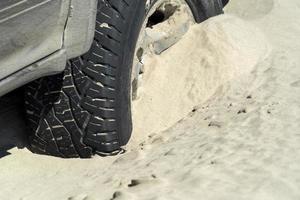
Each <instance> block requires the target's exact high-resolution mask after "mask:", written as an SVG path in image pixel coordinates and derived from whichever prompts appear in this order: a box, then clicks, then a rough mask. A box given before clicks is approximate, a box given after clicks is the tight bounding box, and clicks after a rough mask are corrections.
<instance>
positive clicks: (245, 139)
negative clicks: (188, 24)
mask: <svg viewBox="0 0 300 200" xmlns="http://www.w3.org/2000/svg"><path fill="white" fill-rule="evenodd" d="M226 13H227V14H226V15H223V16H218V17H215V18H212V19H210V20H208V21H206V22H205V23H203V24H200V25H196V26H194V27H192V28H191V30H190V31H189V33H188V34H187V35H185V37H184V38H183V40H181V41H180V42H179V43H178V44H176V45H175V46H174V47H172V48H170V49H169V50H168V51H166V52H164V53H163V54H162V55H160V56H159V57H155V58H153V59H152V61H151V62H150V63H152V64H151V65H150V66H149V67H153V70H154V71H159V72H160V74H161V76H157V73H153V75H152V76H149V77H148V78H149V79H155V80H156V81H157V82H156V83H155V84H153V82H151V81H149V84H146V85H145V86H144V87H145V88H146V89H147V87H148V88H150V89H153V90H152V92H153V94H151V93H150V94H149V96H151V98H154V99H153V101H154V102H156V103H154V104H152V105H153V107H151V109H152V110H154V111H155V113H156V116H158V119H159V120H157V124H156V125H155V126H149V127H148V126H147V125H145V128H144V129H141V127H136V130H135V131H136V134H135V138H134V141H133V142H132V143H131V145H129V147H128V149H127V150H128V151H127V152H126V153H125V154H123V155H119V156H116V157H106V158H102V157H94V158H93V159H90V160H77V159H75V160H62V159H58V158H52V157H46V156H38V155H33V154H31V153H30V152H29V151H27V150H25V149H22V150H19V149H16V148H14V149H12V150H10V151H9V153H11V155H8V156H5V157H2V158H1V159H0V166H1V167H0V188H1V189H0V199H13V200H14V199H17V200H20V199H23V200H29V199H30V200H31V199H32V200H36V199H46V200H48V199H49V200H52V199H53V200H57V199H65V200H68V199H69V200H92V199H104V200H110V199H115V200H121V199H123V200H125V199H130V200H131V199H132V200H134V199H137V200H140V199H145V200H169V199H170V200H177V199H178V200H179V199H180V200H182V199H187V200H198V199H205V200H208V199H212V200H218V199H220V200H221V199H222V200H227V199H228V200H232V199H239V200H240V199H249V200H250V199H251V200H252V199H257V200H261V199H264V200H269V199H270V200H276V199H278V200H282V199H285V200H298V199H300V190H299V188H300V123H299V121H300V57H299V55H300V41H299V37H300V36H299V35H300V24H299V14H300V3H299V1H297V0H290V1H281V0H252V1H248V0H231V2H230V3H229V5H228V6H227V8H226ZM175 57H176V58H177V59H174V58H175ZM182 66H185V68H183V67H182ZM179 75H180V76H179ZM166 76H167V77H168V79H166V78H165V77H166ZM159 85H164V88H161V87H158V86H159ZM170 91H172V92H170ZM161 97H164V98H165V99H166V102H157V101H158V99H161ZM145 98H146V101H144V102H147V96H146V97H145ZM155 98H157V99H155ZM145 105H147V103H145V104H144V105H140V108H141V109H146V108H145V107H144V106H145ZM169 105H170V107H172V109H171V108H170V107H168V106H169ZM170 110H171V111H170ZM164 112H168V114H169V115H168V116H166V115H165V114H164ZM136 115H137V116H138V117H140V118H142V119H143V120H145V121H147V120H148V121H149V123H152V120H153V118H152V117H151V116H150V117H149V116H144V115H143V113H139V112H137V113H136ZM138 130H141V131H138ZM145 130H146V131H145ZM143 131H144V133H143Z"/></svg>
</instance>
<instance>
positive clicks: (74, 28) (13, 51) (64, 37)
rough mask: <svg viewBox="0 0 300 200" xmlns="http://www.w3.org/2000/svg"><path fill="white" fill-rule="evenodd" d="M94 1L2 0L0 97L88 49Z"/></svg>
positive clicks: (61, 67) (57, 71)
mask: <svg viewBox="0 0 300 200" xmlns="http://www.w3.org/2000/svg"><path fill="white" fill-rule="evenodd" d="M96 11H97V0H1V1H0V96H2V95H3V94H5V93H7V92H9V91H11V90H13V89H15V88H17V87H20V86H22V85H24V84H26V83H28V82H30V81H32V80H35V79H37V78H40V77H42V76H47V75H52V74H57V73H59V72H61V71H63V70H64V68H65V65H66V61H67V60H68V59H70V58H74V57H76V56H79V55H82V54H84V53H85V52H87V51H88V49H89V48H90V46H91V43H92V41H93V37H94V30H95V20H96Z"/></svg>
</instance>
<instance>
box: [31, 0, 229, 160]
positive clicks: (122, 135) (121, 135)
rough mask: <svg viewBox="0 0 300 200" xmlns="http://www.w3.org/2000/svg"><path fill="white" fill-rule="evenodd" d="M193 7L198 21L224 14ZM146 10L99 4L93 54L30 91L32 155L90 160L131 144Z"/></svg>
mask: <svg viewBox="0 0 300 200" xmlns="http://www.w3.org/2000/svg"><path fill="white" fill-rule="evenodd" d="M187 2H188V4H189V5H190V7H191V9H192V11H193V14H194V16H195V19H196V21H197V22H202V21H204V20H205V19H207V18H209V17H212V16H215V15H217V14H221V13H222V8H223V6H222V1H221V0H211V1H207V0H187ZM154 3H155V1H152V2H151V6H152V5H153V4H154ZM145 6H146V5H145V1H141V0H99V3H98V13H97V23H96V31H95V39H94V42H93V44H92V47H91V49H90V50H89V52H88V53H86V54H85V55H83V56H81V57H79V58H76V59H73V60H71V61H69V62H68V63H67V66H66V69H65V71H64V73H63V74H60V75H55V76H50V77H45V78H41V79H39V80H37V81H34V82H32V83H30V84H29V85H28V86H26V90H25V91H26V94H25V104H26V105H25V107H26V111H27V118H28V122H29V124H28V125H29V130H30V131H29V132H30V133H29V142H30V147H29V148H30V150H31V151H32V152H35V153H39V154H47V155H52V156H58V157H64V158H74V157H75V158H76V157H81V158H89V157H91V156H92V155H93V154H95V153H97V152H100V153H104V154H107V153H108V154H111V153H112V152H117V151H119V150H120V148H121V147H122V146H124V145H126V144H127V142H128V141H129V139H130V136H131V131H132V122H131V108H130V105H131V102H130V90H131V89H130V87H131V83H130V80H131V78H130V75H131V66H132V62H133V57H134V50H135V45H136V42H137V38H138V35H139V32H140V29H141V27H142V24H143V21H144V20H145V16H146V13H147V10H146V9H145ZM151 6H150V7H151ZM104 23H105V24H106V26H100V25H101V24H104ZM107 26H108V27H109V28H107Z"/></svg>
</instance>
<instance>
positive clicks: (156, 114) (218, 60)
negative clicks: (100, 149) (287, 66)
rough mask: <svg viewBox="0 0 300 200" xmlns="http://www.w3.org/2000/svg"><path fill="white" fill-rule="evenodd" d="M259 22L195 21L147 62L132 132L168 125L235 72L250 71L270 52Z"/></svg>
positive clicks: (150, 131) (139, 133)
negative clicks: (170, 45)
mask: <svg viewBox="0 0 300 200" xmlns="http://www.w3.org/2000/svg"><path fill="white" fill-rule="evenodd" d="M269 49H270V47H269V45H268V43H267V42H266V39H265V37H264V35H263V34H262V33H261V32H260V30H259V29H257V28H256V27H255V26H253V25H251V24H249V23H247V22H245V21H243V20H241V19H239V18H236V17H232V16H226V15H225V16H222V17H216V18H214V19H210V20H209V21H207V22H204V23H202V24H200V25H195V26H193V27H192V28H191V29H190V30H189V32H188V33H187V34H186V35H185V36H184V38H183V39H182V40H181V41H180V42H178V43H177V44H176V45H175V46H173V47H172V48H170V49H169V50H167V51H165V52H164V53H163V54H162V55H159V56H157V55H156V56H153V57H152V58H150V59H149V60H148V61H147V62H146V66H145V76H144V77H143V84H142V86H143V87H142V88H141V90H142V92H141V94H140V96H141V97H140V99H139V100H137V101H134V103H133V111H134V112H133V119H134V120H133V122H134V123H133V124H134V134H133V135H134V136H135V137H138V138H144V137H142V136H147V135H149V134H153V133H158V132H161V131H164V130H166V129H168V128H170V127H171V126H172V125H174V124H175V123H176V122H178V121H179V120H181V119H182V118H184V117H185V116H187V115H188V114H189V113H190V112H191V111H192V110H193V109H195V108H196V107H197V106H199V105H201V103H203V102H205V101H206V100H207V99H208V98H210V97H211V96H212V95H213V94H214V93H215V92H216V91H217V89H218V88H219V87H222V85H224V84H225V83H227V82H228V81H230V80H232V79H233V78H235V77H239V76H243V74H247V73H250V72H251V71H252V70H253V69H254V67H255V66H256V65H257V64H258V63H259V62H260V61H261V60H262V59H264V58H265V57H266V56H267V55H268V52H269Z"/></svg>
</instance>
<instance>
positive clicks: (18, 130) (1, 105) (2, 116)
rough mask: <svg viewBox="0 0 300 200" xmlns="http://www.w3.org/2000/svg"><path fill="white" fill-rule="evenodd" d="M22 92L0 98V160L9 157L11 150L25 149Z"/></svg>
mask: <svg viewBox="0 0 300 200" xmlns="http://www.w3.org/2000/svg"><path fill="white" fill-rule="evenodd" d="M23 110H24V109H23V95H22V91H15V92H13V93H10V94H8V95H6V96H4V97H1V98H0V159H1V158H3V157H5V156H8V155H10V153H9V152H8V151H9V150H10V149H12V148H15V147H17V148H25V147H26V144H27V141H26V128H25V122H24V112H23Z"/></svg>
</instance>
